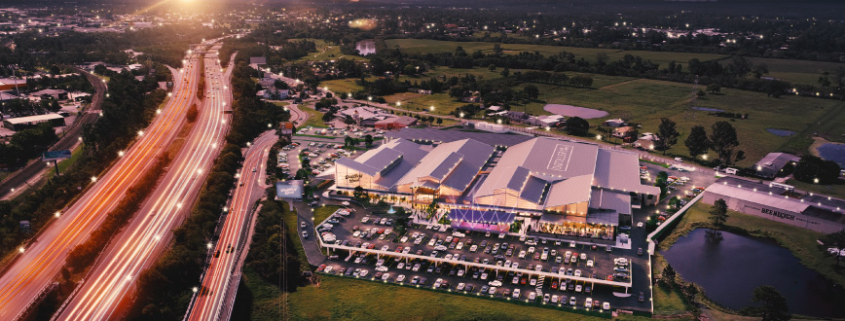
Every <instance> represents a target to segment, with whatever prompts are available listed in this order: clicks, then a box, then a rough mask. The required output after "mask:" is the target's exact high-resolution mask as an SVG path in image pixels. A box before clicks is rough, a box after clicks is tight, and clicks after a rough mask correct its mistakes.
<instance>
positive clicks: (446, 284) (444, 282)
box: [440, 280, 449, 289]
mask: <svg viewBox="0 0 845 321" xmlns="http://www.w3.org/2000/svg"><path fill="white" fill-rule="evenodd" d="M440 288H441V289H448V288H449V281H446V280H443V282H442V283H440Z"/></svg>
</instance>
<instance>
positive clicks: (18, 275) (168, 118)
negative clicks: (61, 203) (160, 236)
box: [0, 54, 199, 320]
mask: <svg viewBox="0 0 845 321" xmlns="http://www.w3.org/2000/svg"><path fill="white" fill-rule="evenodd" d="M186 59H187V60H190V63H186V64H185V65H186V67H185V70H183V72H182V73H179V74H174V76H173V77H174V81H175V83H176V87H175V89H174V90H175V92H174V95H173V96H174V97H173V98H172V99H170V100H168V101H167V103H166V105H165V107H164V108H163V109H161V111H160V113H159V115H158V116H157V117H156V118H155V119H154V120H153V122H152V124H150V126H148V128H147V129H146V130H143V131H139V132H138V135H139V138H138V139H137V140H136V141H135V143H134V144H133V145H132V146H130V148H129V149H128V150H127V151H125V152H124V154H123V157H120V158H119V159H118V160H117V161H116V162H115V164H114V165H113V166H112V168H111V169H110V170H109V171H108V172H107V173H105V174H104V175H103V176H102V177H92V184H91V185H90V186H88V190H87V191H86V192H85V193H84V194H83V195H82V196H81V197H80V198H78V199H77V201H76V202H75V203H73V205H71V206H70V207H69V208H68V209H67V210H66V211H64V212H63V213H62V212H58V213H56V216H57V218H56V219H55V220H54V222H53V223H52V224H51V225H50V226H49V227H47V228H46V229H44V230H43V232H42V233H41V234H40V235H39V236H38V238H37V240H33V241H32V242H31V243H30V244H29V246H28V248H21V249H20V250H21V252H22V254H21V255H20V256H19V257H18V258H17V260H16V261H15V262H14V263H13V264H12V265H10V266H9V267H8V269H7V270H6V271H4V272H5V273H4V274H3V275H2V277H0V320H15V319H17V318H19V317H20V316H21V314H22V313H25V312H26V311H27V310H28V309H29V308H30V307H31V305H32V303H33V301H34V299H35V298H37V297H38V296H39V295H40V294H41V293H42V291H43V289H45V287H46V286H48V285H49V284H50V283H51V282H52V281H53V279H54V277H55V276H56V275H57V274H58V272H59V270H60V269H61V267H62V266H63V265H64V263H65V258H66V256H67V253H68V252H69V251H70V250H71V249H73V248H74V247H75V246H76V245H78V244H80V243H82V242H83V241H85V240H86V239H87V238H88V236H89V235H90V234H91V233H92V232H93V231H94V230H96V229H97V228H98V227H99V226H100V224H101V223H102V222H103V221H104V220H105V218H106V214H107V213H109V212H110V211H111V210H112V209H114V208H115V207H116V206H117V204H118V203H119V201H120V199H121V198H122V197H123V196H124V194H125V193H126V190H127V189H129V187H130V186H131V185H132V184H133V183H134V182H135V181H138V180H139V179H140V177H142V176H143V175H144V174H145V172H146V171H147V169H149V168H150V167H152V166H153V165H154V164H155V162H156V159H157V157H158V156H159V155H160V154H161V153H162V151H163V150H164V148H166V147H167V146H168V145H169V143H170V142H171V141H172V140H173V138H174V137H175V136H176V134H177V132H178V131H179V128H180V127H181V126H182V124H183V122H184V121H185V116H184V115H185V112H186V111H187V109H188V107H189V106H190V105H191V102H192V101H193V99H194V97H195V96H196V88H197V83H198V81H197V77H198V76H199V70H197V68H195V67H194V66H195V65H196V64H197V59H198V57H197V55H195V54H189V55H188V57H186Z"/></svg>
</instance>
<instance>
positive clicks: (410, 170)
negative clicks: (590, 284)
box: [334, 137, 660, 238]
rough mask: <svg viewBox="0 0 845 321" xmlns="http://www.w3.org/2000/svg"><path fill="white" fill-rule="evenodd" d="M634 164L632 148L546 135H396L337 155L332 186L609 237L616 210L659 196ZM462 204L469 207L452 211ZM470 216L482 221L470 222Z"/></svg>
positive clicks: (464, 217) (465, 221)
mask: <svg viewBox="0 0 845 321" xmlns="http://www.w3.org/2000/svg"><path fill="white" fill-rule="evenodd" d="M638 168H639V159H638V157H637V155H636V154H634V153H630V152H626V151H620V150H613V149H604V148H600V147H599V146H598V145H596V144H589V143H581V142H573V141H565V140H559V139H553V138H547V137H537V138H529V139H528V140H525V141H523V142H521V143H517V144H515V145H512V146H510V147H503V146H492V145H489V144H485V143H482V142H479V141H477V140H475V139H472V138H466V139H461V140H456V141H451V142H446V143H439V144H436V143H434V144H418V143H415V142H411V141H409V140H406V139H402V138H398V139H393V140H390V141H388V142H385V143H384V144H382V145H381V146H379V147H378V148H376V149H373V150H370V151H367V152H365V153H364V154H362V155H361V156H359V157H358V158H357V159H350V158H341V159H339V160H338V161H337V163H336V166H335V175H334V176H335V181H336V185H335V187H334V188H335V189H337V190H339V191H347V192H348V191H352V190H354V189H355V188H357V187H359V186H360V187H361V188H363V189H364V190H366V191H367V192H368V193H370V194H376V195H380V196H384V197H404V198H406V199H408V200H409V202H411V203H412V204H415V205H416V206H426V205H428V204H431V203H432V201H433V200H434V199H437V201H438V202H439V204H440V206H441V207H442V208H446V209H449V210H451V211H453V213H451V214H450V216H455V217H460V218H461V219H460V222H459V223H460V224H462V225H464V226H499V227H495V229H496V230H500V229H501V227H500V225H501V224H503V222H507V223H509V222H512V220H510V218H511V217H510V216H508V215H501V214H500V213H505V214H508V213H510V214H514V215H515V216H519V217H524V218H530V220H528V222H530V227H531V230H532V231H534V232H537V233H547V234H557V235H576V236H586V235H590V236H592V237H601V238H612V237H613V231H614V228H615V227H616V226H617V225H618V223H619V216H620V215H630V214H631V212H632V208H636V207H640V206H643V205H653V204H656V203H657V201H658V198H659V195H660V189H659V188H657V187H654V186H648V185H643V184H642V183H641V181H640V175H639V169H638ZM468 209H471V210H474V211H476V212H465V211H464V212H460V213H457V212H454V211H456V210H468ZM477 211H481V212H485V211H487V212H491V213H480V212H477ZM491 217H495V218H496V219H495V220H489V218H491ZM474 218H479V220H480V221H481V222H479V223H487V224H486V225H485V224H479V225H475V224H473V222H471V221H472V220H473V219H474ZM503 220H504V221H503ZM494 221H495V222H494ZM491 222H492V223H495V224H492V225H490V224H489V223H491Z"/></svg>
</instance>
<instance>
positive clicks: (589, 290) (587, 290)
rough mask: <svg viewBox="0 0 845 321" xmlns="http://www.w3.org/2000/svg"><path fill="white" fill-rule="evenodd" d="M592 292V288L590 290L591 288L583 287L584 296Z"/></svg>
mask: <svg viewBox="0 0 845 321" xmlns="http://www.w3.org/2000/svg"><path fill="white" fill-rule="evenodd" d="M592 290H593V288H591V287H589V286H585V287H584V293H585V294H590V292H591V291H592Z"/></svg>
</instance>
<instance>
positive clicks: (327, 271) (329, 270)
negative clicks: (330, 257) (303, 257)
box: [323, 265, 334, 273]
mask: <svg viewBox="0 0 845 321" xmlns="http://www.w3.org/2000/svg"><path fill="white" fill-rule="evenodd" d="M332 269H334V268H333V267H332V266H331V265H329V266H327V267H326V269H325V270H323V272H325V273H331V272H332Z"/></svg>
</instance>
